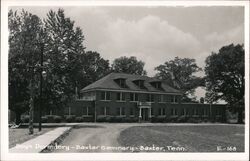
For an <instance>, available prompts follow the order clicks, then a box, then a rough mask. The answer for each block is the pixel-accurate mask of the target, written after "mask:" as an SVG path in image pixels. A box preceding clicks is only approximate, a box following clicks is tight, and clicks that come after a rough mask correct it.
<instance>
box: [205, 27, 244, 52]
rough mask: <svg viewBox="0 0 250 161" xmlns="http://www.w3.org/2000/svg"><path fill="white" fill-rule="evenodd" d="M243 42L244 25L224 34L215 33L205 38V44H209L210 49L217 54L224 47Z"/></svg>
mask: <svg viewBox="0 0 250 161" xmlns="http://www.w3.org/2000/svg"><path fill="white" fill-rule="evenodd" d="M243 42H244V26H243V24H241V25H239V26H237V27H235V28H232V29H229V30H226V31H224V32H222V33H218V32H213V33H211V34H209V35H207V36H206V37H205V44H207V47H208V49H209V50H211V51H215V52H217V51H218V50H219V49H220V48H221V47H222V46H225V45H229V44H231V43H235V44H238V43H243Z"/></svg>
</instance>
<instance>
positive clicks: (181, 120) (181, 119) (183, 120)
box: [176, 116, 188, 122]
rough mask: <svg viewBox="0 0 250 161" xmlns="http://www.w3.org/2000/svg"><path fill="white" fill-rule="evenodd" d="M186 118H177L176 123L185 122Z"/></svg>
mask: <svg viewBox="0 0 250 161" xmlns="http://www.w3.org/2000/svg"><path fill="white" fill-rule="evenodd" d="M187 119H188V118H187V117H186V116H180V117H178V118H177V120H176V122H187Z"/></svg>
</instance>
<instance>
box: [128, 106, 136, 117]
mask: <svg viewBox="0 0 250 161" xmlns="http://www.w3.org/2000/svg"><path fill="white" fill-rule="evenodd" d="M129 111H130V113H129V115H130V116H134V115H135V109H134V108H132V107H131V108H130V109H129Z"/></svg>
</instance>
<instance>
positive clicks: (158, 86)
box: [151, 82, 161, 89]
mask: <svg viewBox="0 0 250 161" xmlns="http://www.w3.org/2000/svg"><path fill="white" fill-rule="evenodd" d="M151 85H152V86H153V87H154V88H156V89H161V82H151Z"/></svg>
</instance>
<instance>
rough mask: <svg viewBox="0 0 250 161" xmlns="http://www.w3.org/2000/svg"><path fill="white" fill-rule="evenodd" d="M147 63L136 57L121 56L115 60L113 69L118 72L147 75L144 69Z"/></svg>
mask: <svg viewBox="0 0 250 161" xmlns="http://www.w3.org/2000/svg"><path fill="white" fill-rule="evenodd" d="M144 65H145V63H144V62H143V61H139V60H137V59H136V57H134V56H131V57H126V56H123V57H120V58H117V59H115V60H114V62H113V64H112V70H113V71H114V72H118V73H127V74H136V75H147V72H146V71H145V70H144Z"/></svg>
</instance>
